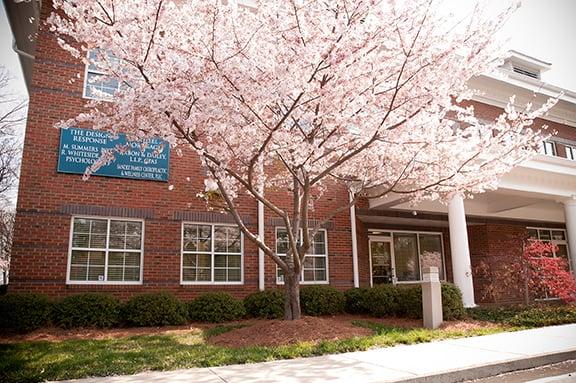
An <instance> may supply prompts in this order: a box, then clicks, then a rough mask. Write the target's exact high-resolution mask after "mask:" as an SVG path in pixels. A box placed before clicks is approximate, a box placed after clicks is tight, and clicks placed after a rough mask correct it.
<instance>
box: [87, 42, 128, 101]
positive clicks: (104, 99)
mask: <svg viewBox="0 0 576 383" xmlns="http://www.w3.org/2000/svg"><path fill="white" fill-rule="evenodd" d="M93 50H94V49H91V50H89V51H87V52H86V58H87V59H88V60H90V52H91V51H93ZM88 73H93V74H96V75H101V76H106V75H107V73H106V72H103V71H100V70H98V69H95V70H91V69H90V62H88V63H87V64H86V65H85V66H84V83H83V86H82V98H85V99H87V100H97V101H106V102H114V97H110V98H102V97H93V96H89V95H88V87H89V86H91V84H89V83H88ZM119 89H120V81H118V88H117V89H116V91H118V90H119Z"/></svg>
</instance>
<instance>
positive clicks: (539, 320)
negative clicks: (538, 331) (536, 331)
mask: <svg viewBox="0 0 576 383" xmlns="http://www.w3.org/2000/svg"><path fill="white" fill-rule="evenodd" d="M567 323H576V307H570V306H556V307H532V308H530V309H528V310H524V311H521V312H519V313H517V314H516V315H514V316H513V317H512V318H510V319H509V320H508V321H507V324H510V325H512V326H527V327H541V326H554V325H559V324H567Z"/></svg>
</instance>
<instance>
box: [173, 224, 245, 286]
mask: <svg viewBox="0 0 576 383" xmlns="http://www.w3.org/2000/svg"><path fill="white" fill-rule="evenodd" d="M242 265H243V260H242V233H241V232H240V229H239V228H238V227H237V226H231V225H212V224H201V223H184V224H183V225H182V283H183V284H194V283H197V284H201V283H215V284H226V283H235V284H239V283H242V280H243V279H242Z"/></svg>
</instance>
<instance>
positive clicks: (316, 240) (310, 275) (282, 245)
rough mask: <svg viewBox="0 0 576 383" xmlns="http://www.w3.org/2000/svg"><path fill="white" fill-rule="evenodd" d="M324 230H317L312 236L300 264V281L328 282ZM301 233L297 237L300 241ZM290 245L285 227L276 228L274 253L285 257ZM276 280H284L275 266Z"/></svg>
mask: <svg viewBox="0 0 576 383" xmlns="http://www.w3.org/2000/svg"><path fill="white" fill-rule="evenodd" d="M326 236H327V234H326V230H324V229H322V230H319V231H318V232H317V233H316V235H315V236H314V237H313V238H312V243H311V244H310V249H309V250H308V252H309V253H308V254H306V256H305V257H304V263H303V265H302V275H301V276H300V280H301V281H302V283H328V245H327V238H326ZM301 237H302V235H300V237H299V238H298V241H299V242H300V241H301V240H302V238H301ZM289 247H290V243H289V240H288V232H287V231H286V229H285V228H280V227H278V228H276V254H278V256H279V257H280V258H285V257H286V253H287V252H288V249H289ZM276 282H277V283H283V282H284V272H283V271H282V269H280V268H279V267H276Z"/></svg>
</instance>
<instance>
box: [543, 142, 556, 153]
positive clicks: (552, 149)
mask: <svg viewBox="0 0 576 383" xmlns="http://www.w3.org/2000/svg"><path fill="white" fill-rule="evenodd" d="M541 151H542V153H543V154H546V155H548V156H556V143H555V142H553V141H542V148H541Z"/></svg>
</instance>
